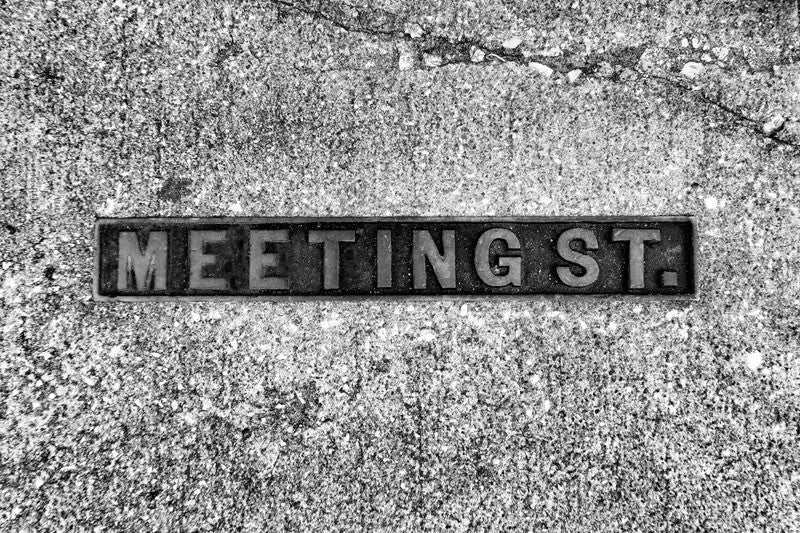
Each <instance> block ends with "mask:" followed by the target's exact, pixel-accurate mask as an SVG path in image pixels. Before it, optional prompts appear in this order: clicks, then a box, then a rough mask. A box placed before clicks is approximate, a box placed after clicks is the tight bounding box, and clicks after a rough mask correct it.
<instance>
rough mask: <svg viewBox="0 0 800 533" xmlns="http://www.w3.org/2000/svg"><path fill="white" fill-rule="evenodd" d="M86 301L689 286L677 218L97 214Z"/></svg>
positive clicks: (684, 224)
mask: <svg viewBox="0 0 800 533" xmlns="http://www.w3.org/2000/svg"><path fill="white" fill-rule="evenodd" d="M95 232H96V243H95V246H96V257H95V287H94V296H95V299H96V300H99V301H141V300H181V299H186V300H213V299H242V298H255V299H265V300H275V299H279V298H284V297H289V298H303V297H314V298H320V297H321V298H341V297H344V298H348V297H351V298H359V297H376V298H378V297H398V296H400V297H409V296H411V297H443V296H444V297H447V296H450V297H465V296H473V297H486V296H532V295H614V294H624V295H659V296H667V297H670V296H671V297H692V296H693V295H694V293H695V284H696V279H695V266H694V265H695V229H694V222H693V220H692V219H691V218H689V217H627V218H623V217H585V218H580V217H578V218H574V217H573V218H127V219H113V218H103V219H98V220H97V224H96V227H95Z"/></svg>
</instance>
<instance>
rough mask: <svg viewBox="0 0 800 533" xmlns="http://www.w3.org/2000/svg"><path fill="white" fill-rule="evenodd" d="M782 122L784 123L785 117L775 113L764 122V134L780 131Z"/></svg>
mask: <svg viewBox="0 0 800 533" xmlns="http://www.w3.org/2000/svg"><path fill="white" fill-rule="evenodd" d="M784 124H786V119H785V118H784V117H783V116H781V115H775V116H774V117H772V118H771V119H769V120H768V121H767V122H765V123H764V126H763V131H764V135H773V134H774V133H776V132H778V131H780V130H781V128H783V126H784Z"/></svg>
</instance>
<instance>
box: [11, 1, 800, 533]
mask: <svg viewBox="0 0 800 533" xmlns="http://www.w3.org/2000/svg"><path fill="white" fill-rule="evenodd" d="M435 4H441V3H435ZM0 28H2V30H0V179H2V189H1V192H0V199H1V202H0V214H1V215H2V223H3V226H2V227H0V234H2V235H3V237H2V239H0V256H1V257H2V263H1V264H0V267H1V268H2V272H1V273H0V275H1V276H2V289H0V291H1V292H0V296H2V300H0V301H1V302H2V303H1V304H0V305H1V306H2V307H0V313H1V314H2V317H3V320H2V323H3V330H2V335H0V529H1V530H3V531H64V530H90V531H151V530H152V531H239V530H245V531H264V530H269V531H284V530H286V531H295V530H313V531H332V530H337V531H338V530H348V531H352V530H387V531H399V530H402V531H423V530H432V531H438V530H443V529H452V530H457V531H473V530H474V531H482V530H490V531H506V530H523V531H529V530H533V531H548V530H552V531H556V530H558V531H592V532H594V531H619V530H633V531H655V530H663V531H696V530H715V531H756V530H757V531H763V530H769V531H797V530H798V523H800V498H799V494H798V492H799V491H800V471H799V470H798V466H799V465H800V446H798V431H799V429H798V428H800V419H798V401H800V400H799V397H798V394H799V393H800V360H798V356H800V352H799V346H800V342H799V333H798V327H800V303H799V302H798V296H799V295H800V277H798V269H800V241H798V238H797V235H798V231H799V230H800V203H799V202H800V197H799V193H800V180H798V173H799V172H800V160H799V159H798V149H799V148H798V147H799V146H800V64H798V63H797V61H798V58H800V55H799V54H800V39H799V38H798V36H800V33H799V32H800V30H799V29H798V14H797V4H796V2H794V1H767V0H762V1H717V2H692V1H688V0H687V1H673V2H587V1H580V0H579V1H560V2H555V1H550V2H525V1H523V2H516V3H511V2H503V1H493V0H487V1H481V2H449V3H447V4H446V5H434V3H430V4H423V3H416V2H402V1H395V0H386V1H384V2H376V3H372V4H370V5H367V3H366V2H359V3H357V4H355V3H354V4H352V5H350V4H344V3H329V2H324V3H322V4H319V5H318V3H317V2H306V1H301V0H298V1H297V2H294V1H292V0H286V1H283V0H273V1H271V2H227V3H224V2H186V3H183V4H180V3H178V2H172V3H169V5H164V6H162V7H155V6H152V5H147V6H145V5H139V4H135V3H127V2H124V1H122V0H118V1H117V2H115V3H113V4H112V3H104V4H101V3H99V2H48V3H40V2H29V3H28V2H15V3H13V5H5V6H2V7H0ZM674 214H694V215H696V217H697V221H698V226H699V242H698V252H699V269H700V272H699V274H700V278H701V280H700V281H701V283H700V296H699V298H698V299H697V300H696V301H694V302H689V303H680V302H672V301H670V302H667V301H657V300H654V301H647V302H641V301H632V300H626V299H624V298H619V299H612V300H581V299H570V300H559V299H553V300H544V301H542V300H536V301H530V302H525V301H520V300H514V301H509V300H503V299H496V300H487V301H486V303H474V302H469V303H463V302H446V303H443V302H439V303H437V302H430V303H428V302H414V303H411V304H409V303H408V302H396V301H395V302H393V301H390V300H386V301H374V302H370V303H367V304H363V303H352V302H348V303H337V302H326V303H313V302H305V303H294V304H292V303H280V304H268V303H224V304H223V303H193V304H176V303H150V304H127V305H123V304H116V305H114V304H96V303H94V302H92V301H91V281H92V257H93V242H92V237H93V234H92V227H93V224H94V218H95V216H98V215H100V216H113V217H123V216H125V217H127V216H166V215H170V216H208V215H238V216H250V215H252V216H320V215H342V216H345V215H352V216H360V215H365V216H366V215H457V216H486V215H498V216H499V215H565V216H566V215H674Z"/></svg>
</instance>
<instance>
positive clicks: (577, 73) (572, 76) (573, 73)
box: [567, 68, 583, 83]
mask: <svg viewBox="0 0 800 533" xmlns="http://www.w3.org/2000/svg"><path fill="white" fill-rule="evenodd" d="M582 73H583V71H582V70H581V69H579V68H576V69H575V70H570V71H569V72H567V80H569V82H570V83H575V82H576V81H578V78H580V77H581V74H582Z"/></svg>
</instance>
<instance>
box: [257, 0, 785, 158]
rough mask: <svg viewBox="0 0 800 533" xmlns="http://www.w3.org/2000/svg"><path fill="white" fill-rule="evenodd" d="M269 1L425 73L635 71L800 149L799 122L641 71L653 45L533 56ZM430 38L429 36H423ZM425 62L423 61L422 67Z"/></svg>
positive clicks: (352, 11) (343, 8)
mask: <svg viewBox="0 0 800 533" xmlns="http://www.w3.org/2000/svg"><path fill="white" fill-rule="evenodd" d="M798 1H800V0H798ZM270 2H271V3H272V4H274V5H276V6H278V7H282V8H286V9H291V10H295V11H297V12H300V13H304V14H306V15H310V16H311V17H314V18H317V19H320V20H324V21H327V22H329V23H330V24H332V25H334V26H336V27H338V28H341V29H343V30H345V31H347V32H350V33H361V34H364V35H370V36H373V37H379V38H383V39H389V40H394V41H402V43H403V45H404V46H406V47H407V52H409V53H411V55H412V59H413V65H416V66H417V68H422V69H425V70H431V69H436V68H441V67H444V66H447V65H458V64H464V65H472V66H492V65H496V64H497V63H516V64H520V65H523V66H531V64H540V65H543V66H544V67H546V68H547V69H550V70H552V71H553V72H557V73H559V74H562V75H563V74H566V73H569V72H571V71H574V70H580V71H581V74H582V75H584V76H587V77H595V78H602V79H608V80H610V81H613V82H621V83H626V81H623V80H621V79H620V74H621V73H622V72H624V71H625V70H626V69H627V70H631V71H633V72H635V73H637V74H638V75H639V76H641V77H642V78H644V79H649V80H652V81H656V82H658V83H662V84H664V85H667V86H669V87H672V88H674V89H676V90H678V91H680V92H682V93H684V94H687V95H690V96H691V97H692V98H693V99H694V100H696V101H700V102H702V103H704V104H706V105H708V106H711V107H714V108H716V109H717V110H719V111H721V112H723V113H725V114H726V115H727V116H729V117H731V118H732V119H733V120H734V121H736V122H738V123H740V124H742V125H745V126H746V127H747V128H748V129H750V130H751V131H753V132H754V133H755V134H757V135H758V136H761V137H764V138H766V139H770V140H772V141H774V142H776V143H778V144H782V145H786V146H792V147H794V148H798V147H800V139H794V138H792V137H791V136H790V137H785V136H784V137H781V136H780V135H779V134H781V133H782V132H784V131H785V129H786V125H788V124H791V123H797V122H798V121H797V120H795V119H791V118H790V119H786V121H785V122H784V123H782V124H781V125H780V126H779V127H777V128H775V129H774V130H772V131H766V130H765V128H764V124H763V123H762V122H761V121H759V120H757V119H754V118H752V117H750V116H747V115H746V114H745V113H743V112H741V111H739V110H737V109H734V108H732V107H730V106H728V105H727V104H725V103H724V102H722V101H719V100H717V99H714V98H711V97H709V96H708V95H707V94H705V93H704V92H703V91H700V90H695V89H694V88H692V87H691V86H689V85H687V84H686V83H683V82H681V81H680V80H677V79H675V78H672V77H669V76H664V75H659V74H655V73H651V72H647V71H645V70H643V69H641V68H640V67H639V62H640V60H641V58H642V56H643V55H644V53H645V51H646V50H647V49H648V46H650V45H652V43H643V44H641V45H638V46H628V47H620V48H616V49H611V50H606V51H604V52H601V53H592V54H589V55H587V56H583V57H581V56H580V54H579V53H578V52H574V53H571V52H567V53H563V52H560V53H559V54H558V55H550V54H535V53H533V54H532V53H524V52H523V51H522V50H521V49H520V48H518V47H515V48H504V47H502V46H499V47H492V46H487V45H485V44H484V43H482V42H481V41H479V40H476V39H469V38H461V39H459V40H457V41H453V40H450V39H447V38H445V37H441V36H431V35H430V34H431V33H432V32H431V29H430V28H427V29H425V28H422V27H421V26H420V25H419V24H416V23H415V24H414V25H415V26H416V27H418V30H419V31H420V32H421V35H419V36H412V35H410V34H409V33H408V32H407V30H406V28H407V27H408V24H407V22H408V21H406V20H405V19H404V18H403V17H401V16H399V15H397V14H394V13H391V12H389V11H386V10H383V9H380V8H370V9H369V10H367V9H363V8H356V7H355V6H349V5H345V4H338V3H330V4H326V5H325V6H324V7H323V0H317V2H316V6H315V5H314V4H315V3H314V2H310V1H308V0H301V1H300V2H291V1H289V0H270ZM425 34H428V35H429V36H428V37H424V35H425ZM420 59H421V60H422V61H421V62H420ZM348 70H350V69H348ZM355 70H367V69H355ZM548 77H549V76H548Z"/></svg>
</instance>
